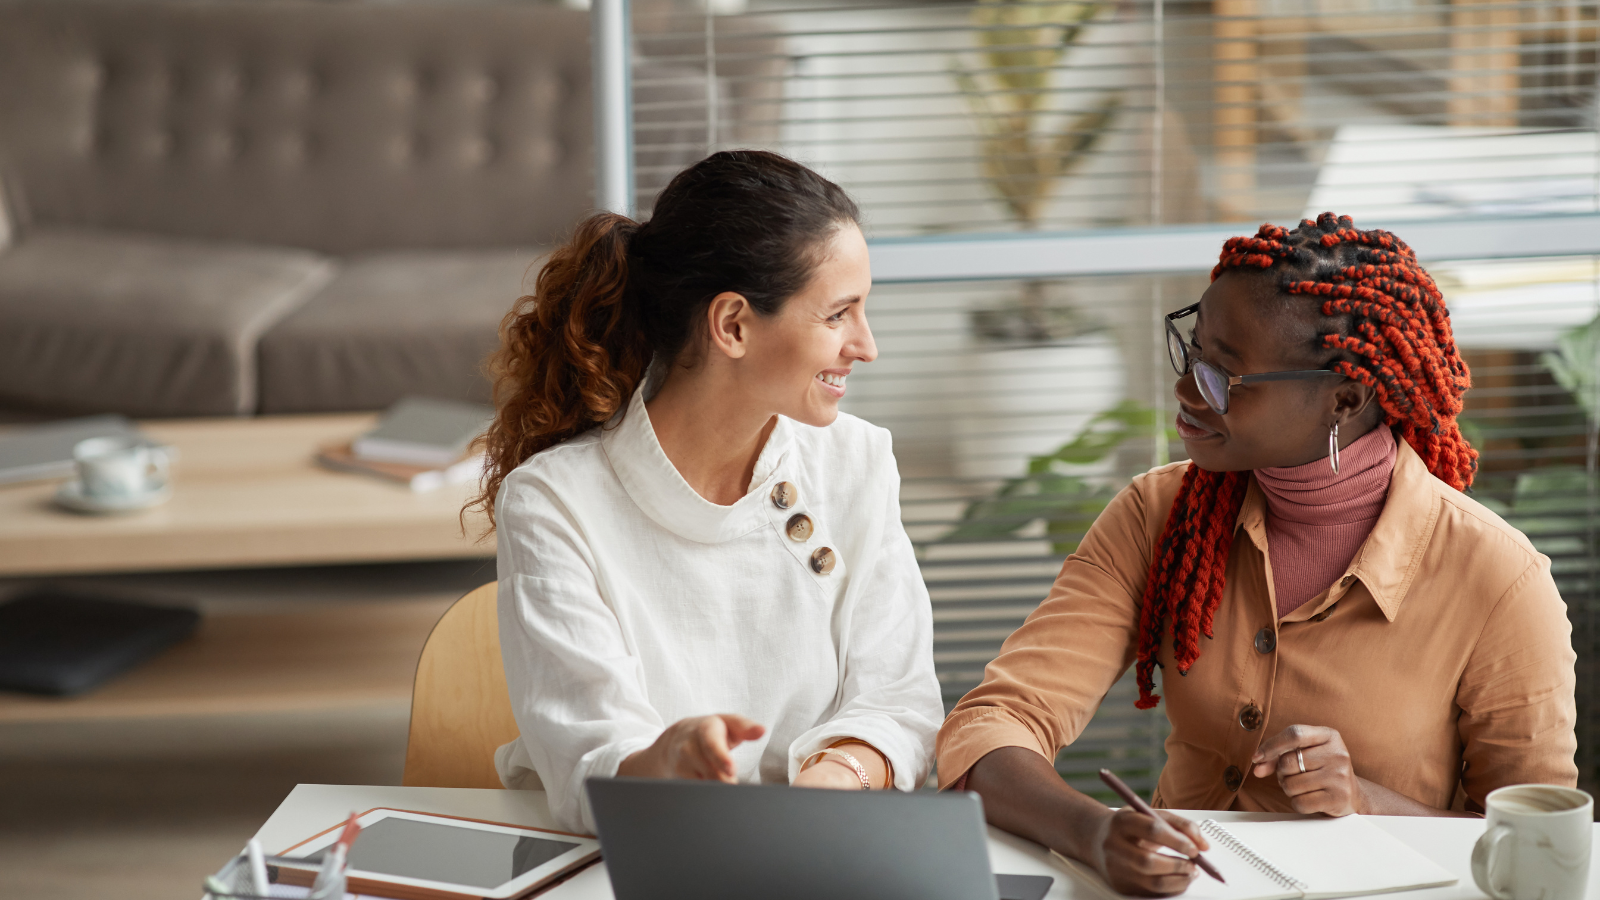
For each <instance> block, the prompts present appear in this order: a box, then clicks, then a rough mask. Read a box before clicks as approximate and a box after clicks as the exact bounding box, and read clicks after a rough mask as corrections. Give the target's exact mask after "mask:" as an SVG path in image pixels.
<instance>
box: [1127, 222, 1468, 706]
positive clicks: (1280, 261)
mask: <svg viewBox="0 0 1600 900" xmlns="http://www.w3.org/2000/svg"><path fill="white" fill-rule="evenodd" d="M1232 269H1246V270H1249V269H1261V270H1276V272H1277V273H1278V276H1279V277H1278V288H1279V290H1281V291H1283V292H1284V293H1286V294H1290V295H1307V296H1309V297H1312V298H1317V299H1320V300H1321V307H1320V309H1321V312H1322V314H1323V315H1324V316H1326V317H1327V318H1328V319H1329V320H1331V323H1332V324H1333V327H1334V330H1333V331H1330V332H1328V333H1326V334H1323V335H1321V341H1322V346H1323V347H1324V348H1325V349H1328V350H1335V351H1338V352H1339V357H1338V358H1337V359H1336V360H1335V361H1334V362H1333V363H1332V364H1331V365H1330V368H1331V369H1332V370H1333V371H1336V372H1339V373H1340V374H1342V375H1344V376H1346V377H1348V378H1351V379H1353V380H1355V381H1359V382H1361V383H1362V384H1365V385H1367V386H1368V387H1370V388H1372V389H1373V391H1374V392H1375V393H1376V395H1377V400H1378V406H1379V408H1380V409H1382V410H1383V419H1384V424H1385V425H1387V426H1389V427H1392V428H1396V429H1397V430H1398V431H1399V434H1400V436H1401V437H1402V438H1404V439H1405V442H1406V443H1408V444H1410V445H1411V447H1412V449H1414V450H1416V451H1417V455H1418V456H1420V457H1422V461H1423V462H1424V463H1426V464H1427V466H1428V471H1429V472H1432V473H1433V474H1434V476H1435V477H1437V478H1439V479H1440V480H1441V481H1443V482H1445V483H1446V484H1448V485H1450V486H1451V487H1453V488H1455V489H1456V490H1464V489H1465V488H1466V487H1467V486H1468V485H1470V484H1472V476H1473V473H1474V472H1476V471H1477V468H1478V451H1476V450H1474V449H1472V447H1471V445H1469V444H1468V443H1467V440H1466V438H1464V437H1462V436H1461V429H1460V428H1459V427H1457V425H1456V416H1457V415H1459V414H1460V412H1461V397H1462V395H1463V394H1465V393H1466V390H1467V388H1468V387H1470V386H1471V383H1472V380H1471V376H1470V374H1469V373H1468V372H1467V366H1466V363H1464V362H1462V361H1461V355H1460V354H1459V353H1457V352H1456V345H1455V339H1454V337H1452V335H1451V332H1450V314H1449V313H1448V312H1447V311H1446V310H1445V305H1444V296H1443V295H1442V294H1441V293H1439V288H1438V286H1437V285H1436V284H1434V281H1433V278H1432V277H1431V276H1430V275H1428V273H1427V272H1425V271H1423V269H1422V266H1420V265H1418V264H1417V255H1416V254H1415V253H1413V252H1412V250H1411V248H1410V247H1408V246H1406V244H1405V242H1404V241H1401V240H1400V239H1399V238H1397V237H1395V236H1394V235H1393V234H1390V233H1389V232H1387V231H1378V230H1372V231H1362V230H1359V229H1357V228H1356V227H1355V223H1354V222H1352V221H1351V220H1350V219H1349V218H1347V217H1344V216H1335V215H1334V214H1333V213H1323V214H1322V215H1320V216H1318V217H1317V220H1316V221H1315V222H1313V221H1311V220H1310V219H1306V220H1304V221H1302V222H1301V223H1300V225H1299V227H1297V228H1295V229H1294V230H1293V231H1290V230H1288V229H1285V228H1281V227H1279V226H1276V225H1263V226H1261V230H1260V231H1257V232H1256V234H1255V235H1254V236H1253V237H1236V238H1230V239H1229V240H1228V242H1227V243H1226V244H1224V245H1223V247H1222V257H1221V259H1220V260H1219V261H1218V262H1217V266H1216V268H1215V269H1213V270H1212V271H1211V280H1212V281H1215V280H1217V278H1218V277H1219V276H1221V275H1222V273H1224V272H1227V271H1229V270H1232ZM1249 484H1250V476H1249V473H1248V472H1208V471H1206V470H1204V469H1201V468H1200V467H1198V466H1195V465H1190V466H1189V470H1188V471H1187V472H1186V473H1184V476H1183V485H1182V487H1180V488H1179V490H1178V496H1177V498H1176V499H1174V500H1173V503H1172V512H1171V513H1170V514H1169V515H1168V517H1167V524H1166V528H1165V529H1164V530H1163V531H1162V532H1161V539H1160V541H1158V542H1157V544H1156V552H1155V555H1154V558H1153V559H1152V560H1151V562H1150V577H1149V580H1148V581H1147V582H1146V584H1145V590H1144V598H1143V606H1142V609H1141V611H1140V614H1139V662H1138V666H1137V669H1136V673H1137V676H1138V679H1139V699H1138V701H1137V702H1136V703H1135V705H1136V706H1138V707H1139V708H1140V709H1151V708H1152V707H1154V706H1155V705H1156V704H1157V703H1159V702H1160V701H1161V697H1160V696H1159V695H1158V694H1156V693H1155V668H1156V666H1157V665H1160V663H1159V661H1158V660H1159V657H1160V651H1161V637H1162V634H1163V633H1164V632H1165V629H1166V627H1167V623H1168V622H1170V623H1171V627H1172V651H1173V659H1174V661H1175V662H1176V663H1177V667H1178V674H1180V675H1184V674H1187V673H1188V671H1189V668H1190V667H1191V666H1193V665H1194V664H1195V661H1196V660H1198V659H1199V658H1200V636H1201V635H1205V636H1206V637H1208V638H1209V637H1211V634H1212V631H1211V625H1212V620H1213V619H1214V618H1215V616H1216V612H1217V607H1218V606H1219V605H1220V604H1221V602H1222V589H1223V578H1224V575H1225V573H1226V572H1227V567H1228V553H1229V551H1230V550H1231V549H1232V547H1233V532H1234V523H1235V521H1236V520H1237V519H1238V516H1239V507H1240V505H1241V504H1242V503H1243V502H1244V495H1245V489H1246V488H1247V487H1248V486H1249Z"/></svg>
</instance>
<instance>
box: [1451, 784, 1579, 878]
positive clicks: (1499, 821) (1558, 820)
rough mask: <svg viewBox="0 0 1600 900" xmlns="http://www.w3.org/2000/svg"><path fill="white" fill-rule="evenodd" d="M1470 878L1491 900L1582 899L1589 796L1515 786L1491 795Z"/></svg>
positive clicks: (1546, 786) (1549, 787) (1547, 787)
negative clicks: (1485, 825) (1485, 824)
mask: <svg viewBox="0 0 1600 900" xmlns="http://www.w3.org/2000/svg"><path fill="white" fill-rule="evenodd" d="M1484 805H1485V806H1486V807H1487V808H1488V816H1487V817H1486V823H1487V829H1486V830H1485V831H1484V833H1483V837H1481V838H1478V843H1477V845H1476V846H1474V847H1473V848H1472V880H1473V881H1476V882H1477V883H1478V888H1479V889H1480V890H1482V891H1483V892H1484V893H1485V894H1488V895H1489V896H1490V897H1493V898H1495V900H1583V896H1584V892H1585V891H1587V890H1588V887H1589V847H1590V844H1591V842H1592V840H1593V832H1594V798H1593V797H1590V796H1589V795H1588V794H1586V793H1584V792H1583V791H1580V790H1578V789H1576V788H1567V787H1556V786H1555V785H1550V784H1514V785H1511V786H1510V787H1503V788H1500V789H1499V790H1497V791H1490V792H1489V796H1488V798H1487V799H1486V800H1485V802H1484Z"/></svg>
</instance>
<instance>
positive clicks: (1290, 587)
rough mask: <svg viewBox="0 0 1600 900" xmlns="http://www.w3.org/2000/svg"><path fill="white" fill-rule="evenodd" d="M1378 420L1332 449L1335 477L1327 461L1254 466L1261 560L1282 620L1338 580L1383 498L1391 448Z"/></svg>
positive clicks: (1380, 509) (1389, 472) (1393, 448)
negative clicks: (1263, 511)
mask: <svg viewBox="0 0 1600 900" xmlns="http://www.w3.org/2000/svg"><path fill="white" fill-rule="evenodd" d="M1394 440H1395V439H1394V434H1393V433H1392V432H1390V431H1389V429H1387V428H1385V427H1383V426H1382V425H1380V426H1378V427H1377V428H1374V429H1372V430H1371V431H1369V432H1367V433H1366V434H1364V435H1362V436H1361V437H1359V438H1357V439H1356V440H1354V441H1352V442H1351V443H1350V446H1348V447H1345V448H1344V449H1343V450H1340V451H1339V474H1337V475H1335V474H1333V468H1332V467H1331V466H1329V465H1328V460H1327V459H1319V460H1316V461H1314V462H1308V463H1306V464H1305V465H1303V466H1291V467H1289V468H1283V469H1257V470H1256V483H1257V484H1259V485H1261V492H1262V493H1263V494H1265V495H1266V498H1267V560H1268V562H1269V563H1270V565H1271V568H1272V587H1273V590H1274V592H1275V593H1276V595H1277V600H1278V616H1279V617H1280V618H1281V617H1283V616H1286V615H1288V614H1289V613H1291V612H1293V611H1294V610H1295V609H1297V608H1299V607H1300V606H1301V605H1302V604H1304V603H1305V602H1306V601H1307V600H1310V599H1311V598H1312V597H1315V596H1317V595H1318V594H1320V593H1322V592H1323V591H1325V590H1327V589H1328V588H1329V587H1330V586H1331V585H1332V584H1333V582H1334V581H1335V580H1336V579H1338V577H1339V576H1340V574H1342V573H1343V572H1344V570H1345V567H1346V566H1348V565H1350V560H1351V559H1354V558H1355V555H1356V551H1357V550H1359V549H1360V548H1361V542H1362V541H1365V540H1366V539H1367V535H1368V534H1369V533H1371V531H1372V526H1373V525H1375V524H1377V521H1378V516H1379V515H1381V514H1382V513H1383V505H1384V503H1385V502H1387V501H1388V499H1389V476H1390V475H1392V474H1393V473H1394V460H1395V454H1396V452H1397V451H1398V447H1396V445H1395V442H1394Z"/></svg>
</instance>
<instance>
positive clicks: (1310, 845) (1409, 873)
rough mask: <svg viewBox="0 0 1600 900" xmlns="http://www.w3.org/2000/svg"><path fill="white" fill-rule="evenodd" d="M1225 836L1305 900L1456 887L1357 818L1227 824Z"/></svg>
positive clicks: (1444, 875) (1431, 864) (1427, 863)
mask: <svg viewBox="0 0 1600 900" xmlns="http://www.w3.org/2000/svg"><path fill="white" fill-rule="evenodd" d="M1222 827H1223V828H1226V829H1227V830H1228V831H1229V833H1231V834H1232V835H1233V836H1234V837H1236V838H1238V839H1239V840H1240V841H1241V842H1242V843H1244V844H1246V845H1247V846H1249V847H1250V848H1251V849H1252V850H1254V851H1256V853H1258V854H1260V855H1261V856H1262V857H1264V858H1266V859H1267V860H1269V861H1271V863H1272V864H1273V865H1274V866H1276V867H1277V868H1278V869H1280V870H1282V871H1283V872H1284V873H1285V874H1287V875H1290V876H1292V877H1294V878H1296V879H1298V880H1300V881H1303V882H1305V884H1306V886H1307V891H1306V897H1307V898H1308V900H1319V898H1331V897H1356V896H1361V895H1363V894H1383V893H1388V892H1390V891H1409V890H1413V889H1416V888H1423V887H1434V886H1437V885H1444V884H1455V883H1456V881H1457V878H1456V876H1455V875H1453V874H1451V873H1450V872H1449V871H1448V870H1446V869H1444V868H1443V867H1441V866H1440V865H1439V864H1438V863H1435V862H1434V861H1433V860H1431V859H1428V858H1427V857H1426V856H1423V855H1422V854H1421V853H1418V852H1417V851H1415V850H1413V849H1411V848H1410V847H1408V846H1407V845H1406V844H1404V843H1402V842H1401V841H1400V840H1398V839H1397V838H1395V837H1394V836H1392V835H1390V834H1389V833H1388V832H1387V831H1384V830H1383V829H1382V828H1379V827H1378V826H1376V825H1374V824H1372V823H1371V822H1368V821H1367V820H1365V819H1363V818H1362V817H1361V816H1344V817H1343V818H1338V819H1321V818H1319V819H1295V820H1292V821H1287V822H1227V823H1224V824H1223V825H1222Z"/></svg>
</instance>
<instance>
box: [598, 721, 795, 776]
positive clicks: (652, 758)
mask: <svg viewBox="0 0 1600 900" xmlns="http://www.w3.org/2000/svg"><path fill="white" fill-rule="evenodd" d="M766 733H767V729H766V728H765V727H763V726H761V725H759V724H757V723H755V722H752V721H751V720H749V719H746V718H745V717H744V716H735V715H717V716H694V717H693V718H688V719H681V720H679V721H677V722H674V723H672V724H671V725H669V726H668V727H667V730H666V731H663V732H661V736H660V737H658V738H656V742H655V743H654V744H651V745H650V746H648V747H646V748H645V749H643V750H640V751H639V752H638V753H635V754H633V755H632V756H630V757H628V758H627V759H625V760H623V761H622V765H620V766H618V767H617V774H618V775H620V776H623V777H626V778H691V779H696V780H699V781H721V782H725V783H727V784H734V783H736V782H737V781H738V780H739V770H738V768H737V767H736V766H735V765H734V763H733V754H732V753H731V752H730V751H732V750H733V748H734V747H737V746H739V745H740V744H742V743H744V742H745V741H753V740H755V739H757V738H759V737H761V736H762V735H763V734H766Z"/></svg>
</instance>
